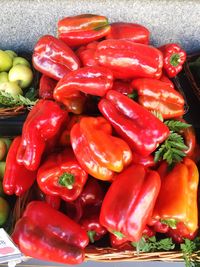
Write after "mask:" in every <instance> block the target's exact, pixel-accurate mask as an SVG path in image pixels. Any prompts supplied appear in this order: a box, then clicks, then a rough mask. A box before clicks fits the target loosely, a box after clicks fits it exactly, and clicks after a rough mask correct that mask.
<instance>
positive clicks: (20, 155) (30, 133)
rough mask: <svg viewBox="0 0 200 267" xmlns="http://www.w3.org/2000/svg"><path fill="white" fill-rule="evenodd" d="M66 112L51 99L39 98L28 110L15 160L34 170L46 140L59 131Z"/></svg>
mask: <svg viewBox="0 0 200 267" xmlns="http://www.w3.org/2000/svg"><path fill="white" fill-rule="evenodd" d="M66 119H67V112H66V111H65V110H62V109H61V107H60V106H59V105H58V104H57V103H55V102H53V101H51V100H44V99H41V100H39V101H38V102H37V103H36V105H35V106H34V107H33V109H32V110H31V111H30V112H29V114H28V116H27V118H26V121H25V123H24V125H23V129H22V140H21V143H20V145H19V148H18V151H17V162H18V163H19V164H23V165H24V166H25V167H26V168H27V169H28V170H36V169H37V168H38V167H39V165H40V161H41V157H42V155H43V153H44V151H45V147H46V145H47V142H48V141H50V140H51V139H54V138H55V136H56V135H57V134H58V133H59V131H60V129H61V127H62V124H63V123H64V122H66Z"/></svg>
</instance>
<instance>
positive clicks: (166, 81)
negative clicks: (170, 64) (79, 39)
mask: <svg viewBox="0 0 200 267" xmlns="http://www.w3.org/2000/svg"><path fill="white" fill-rule="evenodd" d="M160 81H162V82H165V83H168V84H169V85H170V86H171V88H172V89H174V84H173V82H172V81H171V80H170V79H169V78H168V77H167V76H166V75H164V74H162V76H161V77H160Z"/></svg>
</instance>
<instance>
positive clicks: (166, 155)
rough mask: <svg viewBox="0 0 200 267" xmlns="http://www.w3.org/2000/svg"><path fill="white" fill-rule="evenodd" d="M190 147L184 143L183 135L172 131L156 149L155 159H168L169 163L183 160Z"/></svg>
mask: <svg viewBox="0 0 200 267" xmlns="http://www.w3.org/2000/svg"><path fill="white" fill-rule="evenodd" d="M187 148H188V147H187V146H186V145H185V144H184V140H183V137H182V136H181V135H180V134H178V133H174V132H172V131H171V133H170V135H169V137H168V138H167V139H166V140H165V141H164V143H162V144H161V145H160V146H159V147H158V148H157V150H156V152H155V155H154V161H155V162H158V161H159V160H162V159H163V160H166V161H167V163H168V164H169V165H172V164H174V163H177V162H180V161H182V159H183V157H185V155H186V154H185V152H184V150H186V149H187Z"/></svg>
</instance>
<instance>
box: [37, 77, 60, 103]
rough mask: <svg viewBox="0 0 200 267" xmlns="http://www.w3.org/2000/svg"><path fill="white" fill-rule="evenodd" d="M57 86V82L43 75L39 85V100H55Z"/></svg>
mask: <svg viewBox="0 0 200 267" xmlns="http://www.w3.org/2000/svg"><path fill="white" fill-rule="evenodd" d="M56 84H57V81H55V80H53V79H52V78H50V77H48V76H46V75H44V74H42V77H41V78H40V85H39V98H43V99H52V100H53V90H54V88H55V87H56Z"/></svg>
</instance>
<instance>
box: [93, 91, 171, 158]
mask: <svg viewBox="0 0 200 267" xmlns="http://www.w3.org/2000/svg"><path fill="white" fill-rule="evenodd" d="M98 107H99V110H100V111H101V113H102V114H103V116H104V117H105V118H106V119H107V120H108V121H109V122H110V123H111V124H112V126H113V127H114V129H115V130H116V132H117V133H118V134H119V135H120V136H121V137H122V138H123V140H125V141H126V142H127V143H128V145H129V146H130V147H131V148H132V149H133V151H134V152H135V153H137V154H139V155H141V156H145V157H146V156H148V155H150V154H151V153H152V152H153V151H154V150H155V149H156V147H157V145H158V144H159V143H162V142H163V141H164V140H165V139H166V138H167V137H168V135H169V129H168V127H167V126H166V125H165V124H164V123H163V122H161V121H160V120H159V119H158V118H156V117H155V116H154V115H153V114H151V113H150V112H149V111H148V110H146V109H145V108H143V107H142V106H141V105H139V104H138V103H136V102H135V101H134V100H132V99H130V98H128V97H127V96H125V95H122V94H120V93H119V92H117V91H114V90H110V91H109V92H108V93H107V94H106V97H105V98H103V99H101V100H100V102H99V105H98Z"/></svg>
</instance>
